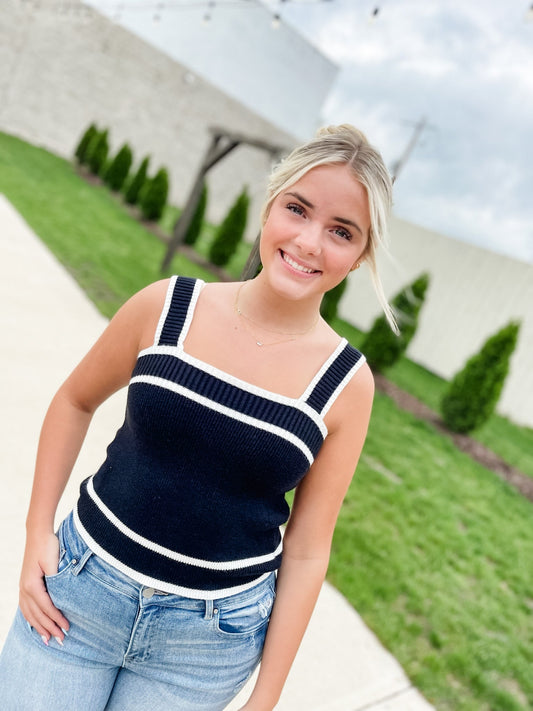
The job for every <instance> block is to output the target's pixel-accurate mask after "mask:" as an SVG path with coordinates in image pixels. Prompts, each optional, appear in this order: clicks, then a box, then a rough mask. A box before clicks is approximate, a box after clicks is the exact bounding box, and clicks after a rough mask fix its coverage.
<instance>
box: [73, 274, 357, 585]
mask: <svg viewBox="0 0 533 711" xmlns="http://www.w3.org/2000/svg"><path fill="white" fill-rule="evenodd" d="M202 287H203V282H202V281H200V280H194V279H190V278H188V277H173V278H172V279H171V283H170V285H169V289H168V293H167V298H166V301H165V305H164V308H163V312H162V314H161V317H160V320H159V324H158V327H157V331H156V334H155V339H154V344H153V345H152V346H150V347H149V348H146V349H145V350H143V351H141V352H140V353H139V357H138V360H137V363H136V365H135V368H134V371H133V373H132V377H131V380H130V383H129V387H128V398H127V406H126V416H125V420H124V424H123V425H122V427H121V428H120V429H119V430H118V432H117V434H116V436H115V439H114V440H113V442H112V443H111V444H110V445H109V447H108V449H107V457H106V460H105V461H104V463H103V464H102V466H101V467H100V469H99V470H98V471H97V473H96V474H95V475H94V476H92V477H90V478H89V479H87V480H85V481H84V482H83V484H82V485H81V491H80V498H79V500H78V505H77V509H76V511H75V521H76V525H77V527H78V530H79V533H80V535H81V536H82V537H83V539H84V540H85V542H86V543H87V545H88V546H89V548H91V549H92V551H93V552H94V553H96V554H97V555H99V556H101V557H102V558H103V559H104V560H106V561H107V562H108V563H110V564H111V565H114V566H115V567H116V568H118V569H119V570H120V571H122V572H123V573H125V574H126V575H129V576H130V577H132V578H133V579H134V580H137V581H138V582H140V583H142V584H145V585H149V586H152V587H154V588H156V589H158V590H162V591H164V592H169V593H177V594H180V595H184V596H187V597H193V598H202V599H214V598H218V597H223V596H226V595H231V594H233V593H238V592H240V591H242V590H245V589H246V588H248V587H251V586H252V585H255V584H256V583H257V582H258V581H259V580H261V578H263V577H266V576H267V575H268V574H269V573H270V572H271V571H272V570H276V569H277V568H278V567H279V565H280V562H281V556H282V540H281V534H280V526H281V525H282V524H284V523H285V522H286V521H287V518H288V515H289V508H288V505H287V503H286V501H285V494H286V492H288V491H290V490H291V489H293V488H294V487H295V486H296V485H297V484H298V482H299V481H300V480H301V479H302V477H303V476H305V474H306V472H307V471H308V470H309V468H310V466H311V464H312V463H313V461H314V458H315V457H316V456H317V454H318V452H319V450H320V447H321V445H322V443H323V441H324V439H325V437H326V435H327V429H326V426H325V424H324V417H325V415H326V413H327V412H328V410H329V408H330V407H331V405H332V404H333V402H334V401H335V399H336V398H337V396H338V394H339V393H340V392H341V390H342V389H343V388H344V386H345V385H346V384H347V382H348V381H349V380H350V378H351V377H352V376H353V375H354V373H355V372H356V371H357V370H358V368H359V367H360V366H361V365H362V364H363V363H364V360H365V359H364V356H362V355H361V353H359V351H357V350H356V349H355V348H353V347H352V346H351V345H350V344H349V343H348V342H347V341H346V340H344V339H343V340H342V341H341V343H340V344H339V346H338V347H337V348H336V349H335V351H334V353H332V354H331V356H330V357H329V358H328V359H327V361H326V362H325V363H324V364H323V365H322V367H321V368H320V370H319V372H318V373H317V374H316V376H315V377H314V378H313V380H312V382H311V383H309V385H308V387H307V388H306V390H305V392H304V393H303V395H302V396H301V397H299V398H289V397H285V396H283V395H280V394H277V393H273V392H270V391H268V390H264V389H263V388H260V387H257V386H255V385H252V384H250V383H247V382H245V381H243V380H240V379H239V378H236V377H234V376H232V375H229V374H227V373H225V372H223V371H221V370H219V369H217V368H215V367H214V366H211V365H209V364H207V363H205V362H204V361H202V360H199V359H198V358H195V357H193V356H191V355H189V354H187V353H186V352H185V351H184V350H183V342H184V340H185V337H186V335H187V331H188V329H189V326H190V323H191V320H192V318H193V314H194V309H195V306H196V302H197V299H198V296H199V294H200V291H201V289H202Z"/></svg>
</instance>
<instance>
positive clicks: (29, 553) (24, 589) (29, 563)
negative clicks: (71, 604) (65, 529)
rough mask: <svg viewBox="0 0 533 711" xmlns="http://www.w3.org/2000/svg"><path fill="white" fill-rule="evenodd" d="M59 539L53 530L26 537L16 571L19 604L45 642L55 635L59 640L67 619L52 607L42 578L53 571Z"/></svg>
mask: <svg viewBox="0 0 533 711" xmlns="http://www.w3.org/2000/svg"><path fill="white" fill-rule="evenodd" d="M58 564H59V540H58V538H57V536H56V535H55V534H54V533H48V534H46V535H44V536H39V537H38V540H35V538H33V540H28V542H27V543H26V550H25V553H24V561H23V563H22V572H21V575H20V595H19V606H20V610H21V612H22V614H23V615H24V618H25V620H26V621H27V622H28V623H29V624H30V625H31V626H32V627H33V628H34V629H35V630H36V631H37V632H38V633H39V634H40V636H41V638H42V640H43V642H44V643H45V644H48V641H49V639H50V637H55V638H56V640H57V641H58V642H59V643H60V644H62V642H63V639H64V637H65V634H64V631H63V630H68V627H69V624H68V620H67V619H66V618H65V617H64V616H63V615H62V614H61V612H60V611H59V610H58V609H57V607H54V604H53V603H52V600H51V598H50V595H49V594H48V591H47V590H46V585H45V582H44V576H45V575H54V574H55V573H57V567H58Z"/></svg>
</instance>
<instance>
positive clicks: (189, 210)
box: [161, 134, 239, 273]
mask: <svg viewBox="0 0 533 711" xmlns="http://www.w3.org/2000/svg"><path fill="white" fill-rule="evenodd" d="M222 138H223V136H221V135H220V134H214V135H213V138H212V140H211V144H210V146H209V148H208V150H207V153H206V155H205V157H204V160H203V161H202V164H201V165H200V168H199V170H198V173H197V174H196V179H195V181H194V183H193V186H192V188H191V191H190V193H189V197H188V198H187V202H186V203H185V207H184V208H183V211H182V213H181V215H180V216H179V218H178V220H177V221H176V224H175V225H174V231H173V233H172V237H171V239H170V240H169V242H168V246H167V251H166V253H165V256H164V258H163V262H162V263H161V272H162V273H164V272H166V271H167V269H169V267H170V263H171V262H172V257H173V256H174V252H175V251H176V249H177V248H178V247H179V245H180V244H182V243H183V240H184V239H185V235H186V234H187V230H188V229H189V225H190V224H191V221H192V218H193V217H194V213H195V211H196V208H197V207H198V203H199V201H200V197H201V195H202V187H203V183H204V177H205V174H206V173H207V171H208V170H210V169H211V168H212V167H213V166H214V165H215V164H216V163H218V161H219V160H221V159H222V158H224V157H225V156H227V155H228V153H230V151H232V150H233V149H234V148H236V147H237V146H238V145H239V144H238V143H237V142H236V141H230V142H229V143H227V144H226V145H223V146H221V145H220V141H221V140H222Z"/></svg>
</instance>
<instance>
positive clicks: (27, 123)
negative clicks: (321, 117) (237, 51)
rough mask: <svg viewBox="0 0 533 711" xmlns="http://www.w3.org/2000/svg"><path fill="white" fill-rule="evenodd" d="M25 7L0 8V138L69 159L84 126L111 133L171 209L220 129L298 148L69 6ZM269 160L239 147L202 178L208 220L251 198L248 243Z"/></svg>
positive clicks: (14, 1)
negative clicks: (164, 191) (161, 178)
mask: <svg viewBox="0 0 533 711" xmlns="http://www.w3.org/2000/svg"><path fill="white" fill-rule="evenodd" d="M61 5H62V4H61V3H58V2H57V0H40V3H39V6H38V7H33V6H32V7H29V5H28V4H27V3H23V2H21V0H2V2H1V3H0V130H3V131H6V132H9V133H13V134H15V135H17V136H20V137H21V138H24V139H26V140H28V141H30V142H32V143H35V144H38V145H42V146H44V147H46V148H48V149H50V150H52V151H54V152H55V153H58V154H59V155H62V156H64V157H67V158H68V157H71V156H72V154H73V151H74V148H75V146H76V144H77V142H78V140H79V138H80V136H81V133H82V132H83V131H84V130H85V128H86V127H87V126H88V125H89V123H91V122H92V121H96V122H97V123H98V124H99V126H100V127H102V128H103V127H109V129H110V138H111V151H112V152H115V151H116V150H117V149H118V148H119V147H120V146H121V145H122V143H123V142H124V141H128V142H130V145H131V146H132V148H133V151H134V155H135V159H136V162H140V160H141V159H142V158H143V157H144V156H145V155H150V156H151V157H152V160H151V174H153V173H155V171H156V170H157V169H159V167H161V166H166V167H167V168H168V169H169V171H170V175H171V195H170V199H171V201H172V202H174V203H175V204H177V205H180V204H183V202H184V200H185V198H186V196H187V194H188V191H189V189H190V186H191V183H192V181H193V179H194V177H195V174H196V171H197V169H198V167H199V164H200V160H201V158H202V157H203V154H204V152H205V150H206V149H207V146H208V144H209V141H210V136H209V134H208V127H209V126H211V125H217V126H222V127H224V128H227V129H229V130H232V131H236V132H239V131H241V132H243V133H245V134H246V135H250V136H253V137H258V138H261V139H263V140H266V141H269V142H271V143H274V144H275V145H280V146H285V147H286V148H287V149H290V148H292V147H293V146H294V145H295V143H297V142H298V141H297V139H296V138H295V137H294V136H293V135H291V134H289V133H287V132H285V131H283V130H280V129H279V128H277V127H275V126H274V125H273V124H272V123H270V122H269V121H267V120H266V119H264V118H263V117H261V116H260V115H259V114H257V113H255V112H253V111H251V110H250V109H248V108H246V107H244V106H243V105H242V104H241V103H239V102H238V101H236V100H235V99H232V98H231V97H230V96H228V95H227V94H225V93H223V92H222V91H220V90H219V89H217V88H216V87H215V86H213V85H212V84H210V83H209V82H207V81H206V80H204V79H202V78H201V77H200V76H198V75H197V74H195V73H193V72H191V71H190V69H189V68H188V67H186V66H184V65H182V64H179V63H178V62H176V61H175V60H172V59H171V58H170V57H169V56H167V55H166V54H164V53H162V52H160V51H158V50H156V49H155V48H154V47H152V46H151V45H149V44H147V43H146V42H144V41H143V40H141V39H140V38H138V37H137V36H135V35H134V34H132V33H131V32H129V31H128V30H125V29H123V28H121V27H118V26H117V25H116V24H114V23H113V22H111V21H110V20H109V19H108V18H106V17H104V16H102V15H101V14H99V13H98V12H97V11H95V10H93V9H92V8H85V11H83V12H81V10H83V9H84V8H83V6H82V5H81V4H80V3H76V0H71V2H70V3H69V6H70V7H72V8H75V7H76V6H77V7H78V9H79V10H80V11H79V12H76V13H75V12H73V11H71V12H68V13H63V12H60V8H61ZM270 164H271V159H270V156H269V155H268V154H267V153H265V152H263V151H260V150H258V149H255V148H250V147H246V146H240V147H239V148H237V149H235V150H234V151H233V152H232V153H231V154H230V155H229V156H228V157H227V158H225V159H224V160H223V161H221V162H220V163H219V164H218V165H217V166H215V168H213V170H212V171H210V173H209V174H208V184H209V190H210V196H209V205H208V216H209V218H210V219H211V220H213V221H218V220H220V219H221V218H222V217H223V215H224V214H225V213H226V211H227V209H228V207H229V206H230V204H231V203H232V202H233V200H234V199H235V197H236V196H237V194H238V193H239V192H240V190H241V189H242V187H243V186H244V185H245V184H246V185H248V186H249V192H250V195H251V198H252V204H251V208H250V220H249V226H248V236H249V237H250V238H251V237H253V236H255V234H257V231H258V228H259V220H258V213H259V210H260V205H261V204H262V201H263V197H264V191H265V186H266V178H267V175H268V172H269V169H270Z"/></svg>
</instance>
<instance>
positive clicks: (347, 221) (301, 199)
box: [285, 191, 364, 236]
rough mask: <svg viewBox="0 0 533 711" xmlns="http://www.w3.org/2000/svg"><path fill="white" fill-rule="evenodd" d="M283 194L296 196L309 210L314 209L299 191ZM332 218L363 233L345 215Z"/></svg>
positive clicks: (355, 223)
mask: <svg viewBox="0 0 533 711" xmlns="http://www.w3.org/2000/svg"><path fill="white" fill-rule="evenodd" d="M285 195H292V196H293V197H295V198H296V199H297V200H299V201H300V202H303V204H304V205H305V206H306V207H309V208H311V210H314V209H315V206H314V205H313V203H312V202H309V200H308V199H307V198H305V197H304V196H303V195H300V193H296V192H291V191H288V192H286V193H285ZM333 219H334V220H335V222H340V223H341V224H342V225H351V227H355V229H356V230H357V231H358V232H359V233H360V234H361V235H363V230H362V229H361V228H360V227H359V225H358V224H357V222H354V221H353V220H348V219H346V218H345V217H334V218H333ZM363 236H364V235H363Z"/></svg>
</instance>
